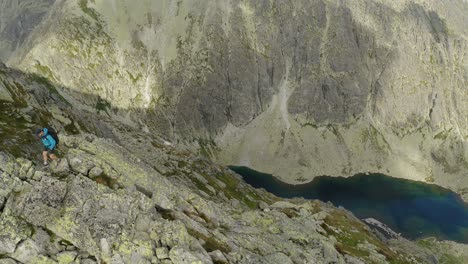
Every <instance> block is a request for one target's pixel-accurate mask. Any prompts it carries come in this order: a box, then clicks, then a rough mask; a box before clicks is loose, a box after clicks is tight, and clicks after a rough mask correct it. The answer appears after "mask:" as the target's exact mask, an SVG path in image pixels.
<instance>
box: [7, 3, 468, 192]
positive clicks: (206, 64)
mask: <svg viewBox="0 0 468 264" xmlns="http://www.w3.org/2000/svg"><path fill="white" fill-rule="evenodd" d="M10 2H11V1H0V3H1V5H2V7H5V8H2V10H4V11H3V12H5V13H9V14H10V15H9V16H4V17H2V23H1V24H0V25H1V28H3V30H2V34H8V32H21V34H13V35H11V34H9V35H8V36H11V37H10V38H9V41H7V42H8V43H6V44H2V45H8V47H10V48H9V49H6V51H4V52H3V54H2V57H3V58H5V59H6V61H7V63H8V64H9V65H10V66H12V67H15V68H19V69H22V70H24V71H28V72H35V73H37V74H39V75H42V76H45V77H47V78H48V79H50V80H51V81H52V82H53V83H56V84H58V85H60V86H62V87H63V89H61V90H60V91H61V93H62V94H64V96H65V97H67V98H68V100H69V101H71V102H80V103H81V104H83V105H84V106H83V107H88V109H96V111H99V112H101V113H102V114H103V115H106V116H111V117H112V118H113V119H114V120H120V121H123V122H125V123H126V124H128V125H131V126H133V127H137V128H139V129H143V130H144V131H151V132H153V133H163V134H164V135H166V136H167V137H171V138H177V139H183V140H188V141H192V142H194V143H195V145H198V146H199V147H201V148H202V149H204V150H206V151H205V152H207V153H208V154H209V155H211V157H212V158H214V159H215V160H217V161H219V162H222V163H225V164H233V165H246V166H250V167H252V168H255V169H257V170H259V171H264V172H268V173H272V174H274V175H277V176H278V177H281V179H282V180H284V181H287V182H295V183H297V182H303V181H307V180H310V179H311V178H312V177H314V176H317V175H323V174H326V175H352V174H354V173H357V172H365V171H372V172H382V173H385V174H389V175H392V176H395V177H404V178H410V179H414V180H421V181H427V182H435V183H437V184H440V185H443V186H446V187H449V188H451V189H453V190H455V191H457V192H459V193H461V194H464V195H465V198H466V195H467V194H468V191H467V188H468V178H467V177H465V176H464V175H463V172H464V171H466V169H468V142H467V137H468V111H467V110H468V109H467V107H466V102H467V101H468V93H467V88H466V87H467V84H468V66H467V65H468V53H467V50H468V41H467V39H468V29H467V28H468V26H467V25H468V22H467V17H466V14H467V13H468V4H467V3H466V2H465V1H461V0H455V1H451V2H450V3H447V2H443V1H436V0H414V1H409V0H399V1H383V0H379V1H374V0H366V1H357V0H351V1H338V0H337V1H332V0H330V1H326V0H317V1H305V0H304V1H294V2H288V3H286V2H284V1H272V0H262V1H253V0H252V1H238V0H232V1H202V2H200V1H189V0H184V1H163V0H161V1H157V3H156V2H154V1H149V0H144V1H138V3H134V1H126V0H121V1H106V0H99V1H98V0H95V1H88V0H78V1H63V0H62V1H60V0H58V1H40V2H37V1H34V3H33V2H32V1H31V2H30V4H31V5H35V6H36V5H37V6H38V8H37V9H35V8H29V9H27V8H18V7H17V5H13V4H11V5H7V4H6V3H10ZM22 3H23V1H22ZM25 3H26V2H25ZM28 3H29V2H28ZM40 10H46V11H44V12H42V11H41V12H40ZM24 16H27V17H28V19H29V20H28V23H26V22H24V23H19V24H18V23H17V22H18V21H24V19H23V20H21V18H22V17H24ZM4 25H10V26H4ZM33 25H36V26H35V27H33ZM2 36H3V35H2ZM2 41H3V40H2ZM2 43H5V41H3V42H2ZM10 50H11V52H9V51H10ZM84 94H85V95H86V96H83V95H84Z"/></svg>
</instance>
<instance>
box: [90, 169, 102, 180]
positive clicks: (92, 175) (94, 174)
mask: <svg viewBox="0 0 468 264" xmlns="http://www.w3.org/2000/svg"><path fill="white" fill-rule="evenodd" d="M103 173H104V171H103V170H102V169H101V168H100V167H94V168H92V169H91V170H90V171H89V177H90V178H91V179H94V178H96V177H99V176H101V175H102V174H103Z"/></svg>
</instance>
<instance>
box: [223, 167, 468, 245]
mask: <svg viewBox="0 0 468 264" xmlns="http://www.w3.org/2000/svg"><path fill="white" fill-rule="evenodd" d="M230 169H231V170H233V171H235V172H236V173H238V174H240V175H241V176H242V178H243V179H244V181H246V182H247V183H248V184H250V185H252V186H253V187H255V188H264V189H265V190H267V191H269V192H271V193H273V194H275V195H276V196H279V197H283V198H293V197H302V198H305V199H318V200H321V201H324V202H328V201H330V202H332V203H333V204H334V205H335V206H342V207H344V208H345V209H347V210H350V211H351V212H353V213H354V215H356V217H358V218H360V219H365V218H374V219H377V220H378V221H380V222H382V223H384V224H385V225H387V226H388V227H390V228H391V229H392V230H394V231H395V232H398V233H401V235H402V236H404V237H405V238H408V239H413V240H415V239H421V238H426V237H435V238H437V239H440V240H452V241H456V242H460V243H465V244H468V204H467V203H465V202H464V201H463V200H462V199H461V198H460V196H459V195H458V194H456V193H454V192H452V191H450V190H448V189H445V188H442V187H440V186H437V185H433V184H426V183H422V182H417V181H411V180H405V179H399V178H393V177H389V176H386V175H383V174H372V173H371V174H357V175H355V176H352V177H347V178H344V177H329V176H319V177H316V178H314V180H313V181H311V182H309V183H306V184H299V185H291V184H287V183H284V182H281V181H279V180H278V179H276V178H275V177H273V176H272V175H270V174H265V173H261V172H258V171H255V170H252V169H250V168H247V167H238V166H230Z"/></svg>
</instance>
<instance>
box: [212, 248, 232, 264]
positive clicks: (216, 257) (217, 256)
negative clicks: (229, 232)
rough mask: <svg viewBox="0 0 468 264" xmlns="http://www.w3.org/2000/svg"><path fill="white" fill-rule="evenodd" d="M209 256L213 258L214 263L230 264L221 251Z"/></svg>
mask: <svg viewBox="0 0 468 264" xmlns="http://www.w3.org/2000/svg"><path fill="white" fill-rule="evenodd" d="M208 255H209V256H210V257H211V259H212V260H213V262H214V263H217V264H227V263H229V262H228V260H227V259H226V257H225V256H224V254H223V252H221V251H220V250H215V251H212V252H209V253H208Z"/></svg>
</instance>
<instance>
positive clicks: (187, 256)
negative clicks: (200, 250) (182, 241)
mask: <svg viewBox="0 0 468 264" xmlns="http://www.w3.org/2000/svg"><path fill="white" fill-rule="evenodd" d="M169 257H170V259H171V260H172V262H174V263H180V264H192V263H207V264H210V263H213V262H212V261H211V259H209V260H208V262H202V260H201V259H199V258H197V257H196V256H195V255H194V254H192V253H191V251H190V250H188V249H186V248H184V247H181V246H178V245H177V246H174V247H173V248H171V250H170V251H169Z"/></svg>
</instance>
